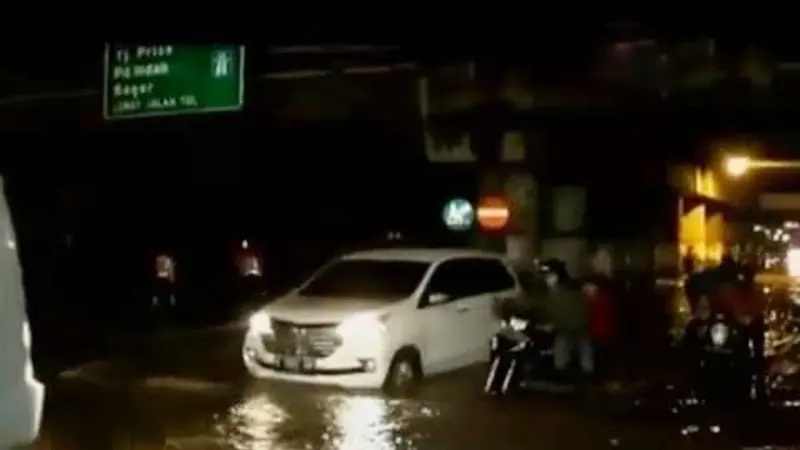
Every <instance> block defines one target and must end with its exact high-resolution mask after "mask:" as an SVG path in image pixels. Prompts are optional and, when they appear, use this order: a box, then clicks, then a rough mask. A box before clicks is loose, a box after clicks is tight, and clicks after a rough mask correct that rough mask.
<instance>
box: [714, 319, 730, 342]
mask: <svg viewBox="0 0 800 450" xmlns="http://www.w3.org/2000/svg"><path fill="white" fill-rule="evenodd" d="M709 334H710V335H711V343H713V344H714V345H716V346H717V347H722V346H723V345H725V342H727V341H728V336H730V329H729V328H728V326H727V325H725V324H724V323H718V324H715V325H714V326H712V327H711V330H709Z"/></svg>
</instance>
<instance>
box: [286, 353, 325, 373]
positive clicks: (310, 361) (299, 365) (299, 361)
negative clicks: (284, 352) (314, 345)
mask: <svg viewBox="0 0 800 450" xmlns="http://www.w3.org/2000/svg"><path fill="white" fill-rule="evenodd" d="M281 368H282V369H283V370H285V371H287V372H311V371H313V370H314V369H315V368H316V361H315V360H314V358H309V357H307V356H306V357H298V356H287V357H284V358H283V361H281Z"/></svg>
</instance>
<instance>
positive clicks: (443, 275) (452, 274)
mask: <svg viewBox="0 0 800 450" xmlns="http://www.w3.org/2000/svg"><path fill="white" fill-rule="evenodd" d="M515 286H516V283H515V281H514V278H513V277H512V276H511V274H509V273H508V270H506V268H505V266H504V265H503V264H502V263H501V262H500V261H497V260H493V259H457V260H452V261H446V262H444V263H442V264H440V265H439V266H438V267H437V268H436V271H435V272H434V273H433V276H432V277H431V281H430V283H429V284H428V292H429V293H431V292H435V293H441V294H447V295H448V296H449V297H450V299H451V300H456V299H459V298H463V297H471V296H475V295H481V294H487V293H491V292H501V291H506V290H510V289H513V288H514V287H515Z"/></svg>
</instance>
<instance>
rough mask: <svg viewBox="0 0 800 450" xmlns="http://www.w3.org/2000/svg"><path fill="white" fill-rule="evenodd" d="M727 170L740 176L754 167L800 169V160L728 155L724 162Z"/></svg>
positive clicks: (734, 175)
mask: <svg viewBox="0 0 800 450" xmlns="http://www.w3.org/2000/svg"><path fill="white" fill-rule="evenodd" d="M724 168H725V172H726V173H727V174H728V175H730V176H732V177H740V176H742V175H744V174H746V173H747V172H749V171H751V170H753V169H800V160H791V159H790V160H780V159H752V158H750V157H749V156H728V157H727V158H725V163H724Z"/></svg>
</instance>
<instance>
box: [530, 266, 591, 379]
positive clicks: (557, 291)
mask: <svg viewBox="0 0 800 450" xmlns="http://www.w3.org/2000/svg"><path fill="white" fill-rule="evenodd" d="M545 267H546V274H545V281H546V283H547V286H548V288H549V289H548V292H547V294H546V295H545V296H544V304H543V307H544V310H545V315H546V317H547V318H548V319H549V321H550V323H552V324H553V327H554V328H555V333H556V336H555V341H554V344H553V359H554V364H555V368H556V370H557V371H559V372H560V373H562V374H564V373H565V371H566V370H567V368H568V366H569V364H570V362H571V361H572V355H573V353H575V352H577V354H578V360H579V361H578V362H579V363H580V368H581V370H582V372H583V374H584V375H587V376H588V375H592V374H593V373H594V352H593V348H592V339H591V335H590V332H589V319H588V310H587V309H588V305H587V301H586V297H585V295H584V294H583V292H581V290H580V288H579V287H578V286H577V283H576V282H575V281H574V280H573V279H572V278H571V277H570V275H569V273H568V272H567V269H566V266H565V265H564V263H563V262H562V261H558V260H551V261H549V262H547V263H546V264H545Z"/></svg>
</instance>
